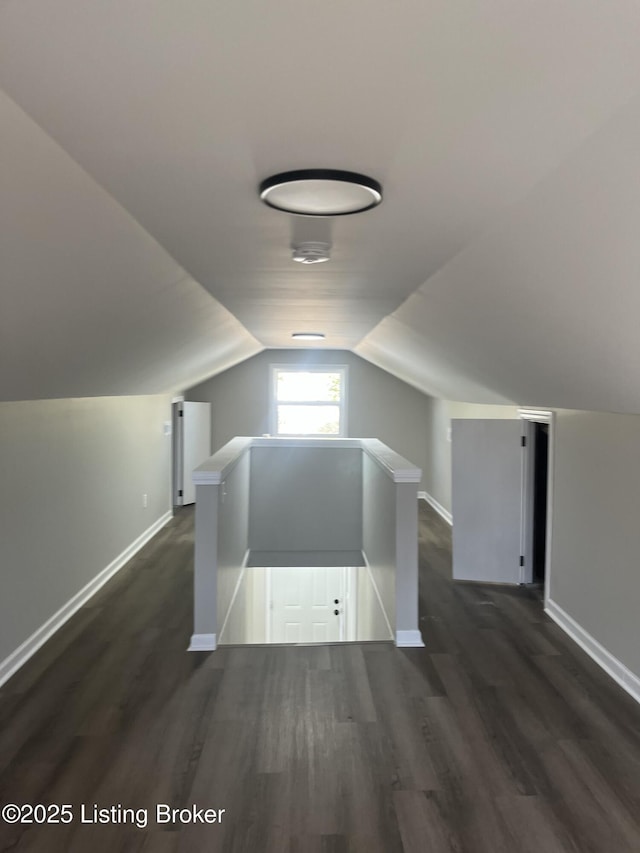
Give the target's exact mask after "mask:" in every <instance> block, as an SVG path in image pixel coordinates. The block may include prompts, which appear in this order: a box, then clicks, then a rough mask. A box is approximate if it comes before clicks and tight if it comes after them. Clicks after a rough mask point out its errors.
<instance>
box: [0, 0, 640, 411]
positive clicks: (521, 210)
mask: <svg viewBox="0 0 640 853" xmlns="http://www.w3.org/2000/svg"><path fill="white" fill-rule="evenodd" d="M639 36H640V0H608V2H607V3H606V4H605V3H603V2H595V0H536V2H533V0H529V1H528V2H526V0H521V2H518V3H514V2H513V0H510V2H507V0H458V2H457V3H452V2H451V0H397V2H394V3H390V2H389V0H350V1H349V2H348V3H345V2H344V0H325V2H324V3H322V4H318V3H317V2H309V0H271V2H270V3H269V4H264V3H262V2H260V3H259V2H257V0H244V2H242V3H212V2H211V0H206V2H205V0H181V2H180V3H176V2H172V0H141V2H137V3H131V2H130V0H127V2H124V0H102V2H101V0H92V2H91V3H86V2H82V0H56V3H49V2H45V0H3V2H2V3H0V86H1V87H2V89H3V91H4V93H5V95H4V96H3V97H1V98H0V123H1V133H0V157H1V161H0V162H1V164H2V166H1V173H0V217H1V223H2V227H1V230H0V248H1V255H0V264H1V267H0V269H1V271H2V272H1V275H2V278H1V280H0V335H1V337H0V359H1V361H0V398H2V399H26V398H36V397H48V396H80V395H98V394H133V393H155V392H159V391H172V390H176V389H178V388H182V387H186V386H188V385H191V384H193V383H195V382H197V381H199V380H201V379H202V378H204V377H205V376H207V375H210V374H212V373H215V372H219V371H220V370H223V369H225V368H226V367H228V366H230V365H231V364H233V363H236V362H237V361H240V360H242V359H244V358H247V357H249V356H250V355H252V354H254V353H255V352H257V351H259V350H260V349H262V348H264V347H281V346H291V345H292V344H293V342H292V341H291V337H290V336H291V333H292V332H294V331H300V330H304V329H305V328H311V329H313V330H318V329H320V330H322V331H324V332H325V333H326V335H327V342H326V346H328V347H332V348H348V349H353V350H355V352H357V353H359V354H360V355H362V356H363V357H365V358H367V359H369V360H371V361H373V362H374V363H376V364H378V365H379V366H381V367H383V368H385V369H387V370H389V371H390V372H392V373H395V374H396V375H398V376H400V377H401V378H403V379H405V380H406V381H409V382H411V383H412V384H414V385H416V386H417V387H419V388H421V389H422V390H424V391H427V392H429V393H434V394H437V395H440V396H445V397H449V398H451V399H462V400H473V401H478V402H498V403H503V402H518V403H525V404H530V405H553V406H567V407H576V408H594V409H606V410H614V411H640V369H639V368H640V335H638V334H637V322H636V320H635V318H636V316H637V312H638V310H639V309H640V296H637V293H638V290H639V288H638V284H637V280H638V272H639V271H640V241H638V239H637V237H636V234H635V225H636V223H637V222H640V216H639V214H640V138H639V136H640V94H639V93H640V50H638V43H639ZM305 167H316V168H317V167H333V168H344V169H350V170H355V171H359V172H364V173H367V174H370V175H371V176H372V177H374V178H376V179H378V180H379V181H380V182H381V183H382V184H383V187H384V195H385V198H384V201H383V203H382V205H381V206H380V207H379V208H377V209H375V210H373V211H369V212H367V213H364V214H361V215H358V216H353V217H341V218H337V219H335V220H309V219H304V218H300V217H290V216H288V215H286V214H282V213H280V212H278V211H274V210H271V209H269V208H267V207H265V206H264V205H262V204H261V203H260V202H259V200H258V199H257V195H256V187H257V185H258V183H259V182H260V180H262V179H263V178H264V177H266V176H267V175H269V174H273V173H275V172H279V171H283V170H286V169H295V168H305ZM327 237H329V238H330V240H331V242H332V243H333V252H332V255H333V257H332V260H331V261H330V262H329V263H328V264H324V265H321V266H320V267H313V266H312V267H302V266H301V265H298V264H295V263H293V262H292V261H291V260H290V244H291V242H292V240H293V239H297V238H307V239H326V238H327Z"/></svg>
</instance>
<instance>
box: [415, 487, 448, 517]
mask: <svg viewBox="0 0 640 853" xmlns="http://www.w3.org/2000/svg"><path fill="white" fill-rule="evenodd" d="M418 497H419V498H421V499H422V500H423V501H426V502H427V503H428V504H429V506H432V507H433V508H434V509H435V511H436V512H437V513H438V515H441V516H442V518H444V520H445V521H446V522H447V524H453V516H452V515H451V513H450V512H449V510H448V509H445V508H444V507H443V506H442V504H440V503H438V501H437V500H436V499H435V498H432V497H431V495H430V494H429V492H418Z"/></svg>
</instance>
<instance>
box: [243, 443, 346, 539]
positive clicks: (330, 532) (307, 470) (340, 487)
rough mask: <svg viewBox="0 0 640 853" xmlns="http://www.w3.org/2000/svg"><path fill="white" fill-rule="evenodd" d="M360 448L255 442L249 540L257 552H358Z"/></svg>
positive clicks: (252, 459)
mask: <svg viewBox="0 0 640 853" xmlns="http://www.w3.org/2000/svg"><path fill="white" fill-rule="evenodd" d="M362 457H363V453H362V451H361V450H360V449H355V448H354V449H351V448H340V449H338V448H303V447H253V448H252V449H251V489H250V512H249V518H250V526H249V543H250V547H251V549H252V550H254V551H359V550H360V549H361V548H362Z"/></svg>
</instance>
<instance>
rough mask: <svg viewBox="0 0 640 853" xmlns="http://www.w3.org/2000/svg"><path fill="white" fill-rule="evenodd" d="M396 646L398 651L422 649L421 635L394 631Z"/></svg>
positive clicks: (412, 632) (413, 632) (414, 632)
mask: <svg viewBox="0 0 640 853" xmlns="http://www.w3.org/2000/svg"><path fill="white" fill-rule="evenodd" d="M396 646H397V647H398V648H399V649H415V648H421V649H422V648H424V643H423V642H422V634H421V633H420V631H396Z"/></svg>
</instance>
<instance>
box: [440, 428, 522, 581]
mask: <svg viewBox="0 0 640 853" xmlns="http://www.w3.org/2000/svg"><path fill="white" fill-rule="evenodd" d="M451 440H452V494H451V498H452V514H453V577H454V579H455V580H474V581H488V582H493V583H511V584H517V583H520V582H521V575H522V569H521V566H520V554H521V551H520V529H521V500H522V462H523V447H522V422H521V421H520V420H453V421H452V430H451Z"/></svg>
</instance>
